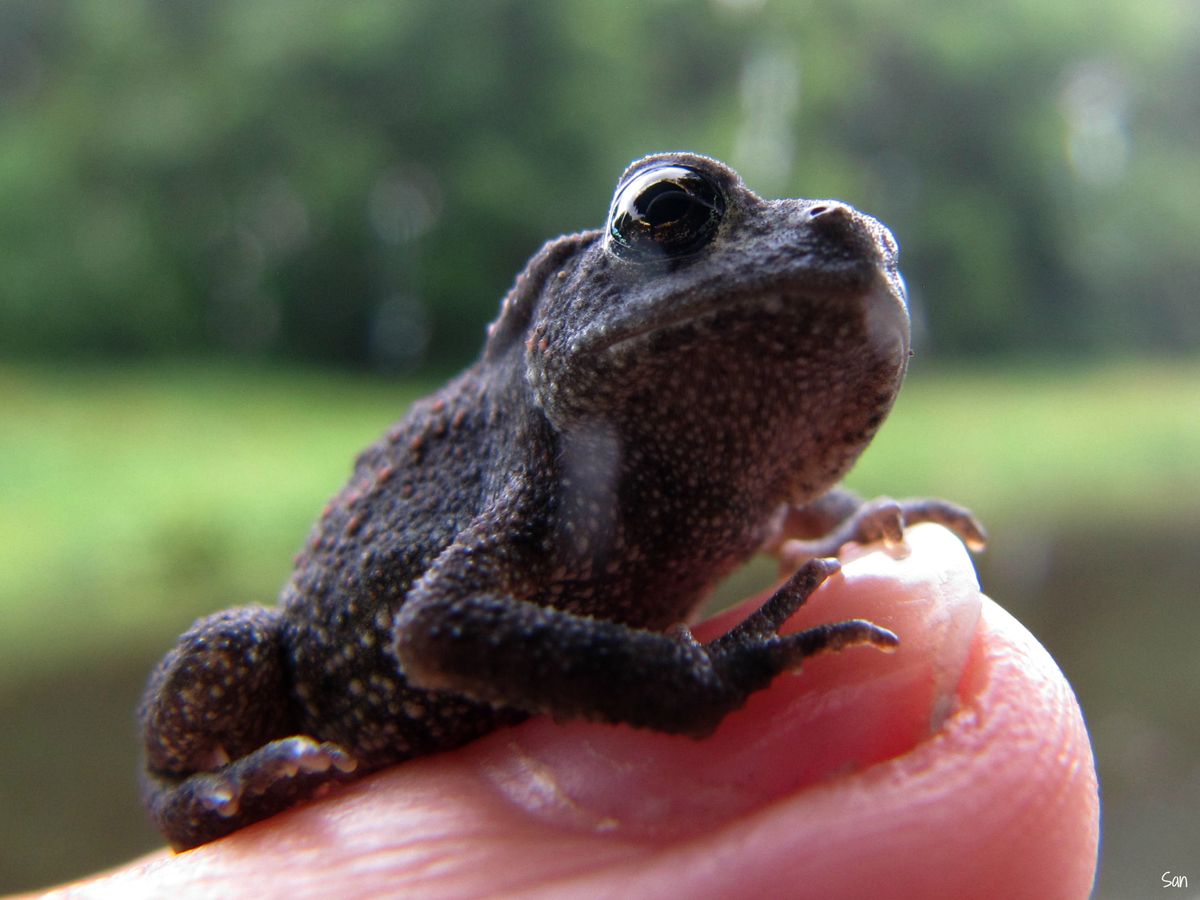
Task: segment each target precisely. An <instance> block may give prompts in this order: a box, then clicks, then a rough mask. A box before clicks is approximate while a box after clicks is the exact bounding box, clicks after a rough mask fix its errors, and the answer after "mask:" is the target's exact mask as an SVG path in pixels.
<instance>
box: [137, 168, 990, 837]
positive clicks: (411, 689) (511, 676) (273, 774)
mask: <svg viewBox="0 0 1200 900" xmlns="http://www.w3.org/2000/svg"><path fill="white" fill-rule="evenodd" d="M896 258H897V246H896V242H895V240H894V239H893V238H892V235H891V233H890V232H889V231H888V230H887V228H885V227H884V226H883V225H882V224H880V223H879V222H878V221H876V220H875V219H872V218H870V217H869V216H866V215H863V214H862V213H860V212H857V211H855V210H854V209H851V208H850V207H849V206H847V205H845V204H844V203H839V202H835V201H830V200H774V201H767V200H763V199H761V198H760V197H758V196H757V195H755V194H754V193H752V192H751V191H750V190H749V189H747V188H746V186H745V185H744V184H743V183H742V181H741V179H740V178H739V177H738V176H737V175H736V174H735V173H734V172H733V171H731V170H730V169H728V168H727V167H726V166H724V165H722V164H721V163H719V162H717V161H715V160H712V159H708V158H706V157H703V156H696V155H693V154H690V153H670V154H661V155H656V156H649V157H646V158H645V159H642V160H639V161H637V162H635V163H633V164H632V165H631V166H630V167H629V169H628V170H627V171H626V172H625V173H624V175H623V176H622V177H621V180H620V182H619V184H618V187H617V190H616V195H615V197H614V198H613V201H612V205H611V207H610V209H609V213H608V219H607V222H606V223H605V226H604V228H603V229H602V230H599V231H588V232H584V233H581V234H574V235H568V236H566V237H562V238H559V239H557V240H554V241H551V242H550V243H548V244H547V245H546V246H545V247H543V248H542V249H541V251H540V252H538V253H537V255H535V256H534V257H533V259H532V260H531V261H530V262H529V264H528V266H527V267H526V269H525V271H524V272H522V273H521V274H520V275H519V276H518V277H517V280H516V283H515V285H514V286H513V288H512V289H511V290H510V291H509V293H508V295H507V297H506V298H505V299H504V302H503V305H502V307H501V310H500V315H499V317H498V318H497V319H496V321H495V322H493V323H492V325H491V326H490V327H489V329H488V335H487V341H486V344H485V346H484V348H483V353H482V356H481V358H480V359H479V361H478V362H476V363H475V364H474V365H473V366H471V367H470V368H469V369H467V370H466V371H465V372H464V373H463V374H461V375H460V376H459V377H457V378H456V379H454V380H453V381H451V382H450V383H449V384H448V385H446V386H445V387H444V388H443V389H442V390H440V391H439V392H438V393H436V394H434V395H433V396H431V397H429V398H427V399H425V400H423V401H420V402H418V403H416V404H415V405H414V406H413V407H412V409H411V410H410V412H409V414H408V415H407V416H406V417H405V418H404V419H403V420H401V421H400V422H399V424H397V425H395V426H394V427H393V428H392V429H391V430H389V431H388V432H387V433H386V434H385V435H384V436H383V437H382V438H381V439H380V440H379V441H377V442H376V443H375V444H373V445H372V446H371V447H369V448H367V450H365V451H364V452H363V453H362V454H360V455H359V457H358V459H357V462H356V464H355V467H354V472H353V475H352V476H351V479H350V482H349V484H347V485H346V487H345V488H344V489H343V490H342V491H341V493H339V494H338V495H337V496H336V497H334V498H333V500H332V501H331V502H330V503H329V505H328V506H327V507H326V509H325V511H324V514H323V515H322V517H321V519H320V521H319V522H318V523H317V524H316V526H315V528H314V529H313V531H312V534H311V535H310V537H309V538H308V541H307V544H306V546H305V547H304V549H303V550H302V552H301V553H300V554H299V555H298V557H297V559H296V565H295V570H294V572H293V574H292V576H291V579H290V580H289V582H288V583H287V585H286V586H285V587H284V589H283V592H282V594H281V596H280V598H279V602H278V605H276V606H273V607H263V606H247V607H240V608H237V609H232V610H228V611H225V612H220V613H217V614H215V615H212V616H208V617H207V618H204V619H201V620H200V621H198V622H197V623H196V624H195V625H194V626H192V628H191V629H190V630H189V631H187V632H186V633H185V634H184V635H183V636H182V637H181V638H180V639H179V642H178V644H177V646H176V647H175V649H173V650H172V651H171V652H170V653H168V654H167V656H166V657H165V658H164V659H163V661H162V662H161V663H160V664H159V666H158V667H157V669H156V670H155V672H154V673H153V675H152V676H151V678H150V682H149V685H148V687H147V690H146V693H145V697H144V699H143V701H142V704H141V708H140V718H141V722H142V725H143V728H144V732H145V774H144V778H143V784H144V793H145V802H146V805H147V807H148V809H149V811H150V814H151V816H152V818H153V819H154V821H155V823H156V824H157V825H158V827H159V828H160V829H161V830H162V831H163V832H164V834H165V835H166V836H167V838H168V839H169V840H170V842H171V844H172V845H174V846H175V847H176V848H180V849H181V848H188V847H194V846H196V845H198V844H202V843H205V842H207V841H211V840H213V839H215V838H218V837H220V836H222V835H224V834H227V833H229V832H231V831H234V830H236V829H238V828H241V827H243V826H245V825H247V824H249V823H251V822H255V821H257V820H259V819H263V818H265V817H267V816H270V815H272V814H274V813H276V812H278V811H280V810H282V809H284V808H286V807H288V806H290V805H293V804H294V803H296V802H298V801H300V800H303V799H305V798H308V797H311V796H313V795H314V794H315V793H317V792H319V791H322V790H324V789H325V788H326V787H328V786H329V785H331V784H333V783H337V782H341V781H345V780H349V779H352V778H357V777H361V776H362V775H363V774H365V773H368V772H371V771H373V770H376V769H379V768H381V767H384V766H388V765H391V764H392V763H395V762H398V761H400V760H404V759H408V758H410V757H414V756H418V755H420V754H425V753H433V752H436V751H439V750H445V749H448V748H451V747H455V746H458V745H460V744H463V743H465V742H467V741H470V740H472V739H474V738H476V737H479V736H480V735H482V734H484V733H485V732H488V731H490V730H492V729H495V728H497V727H498V726H502V725H506V724H509V723H514V722H517V721H518V720H520V719H522V718H524V717H526V716H528V715H530V714H536V713H549V714H550V715H552V716H554V717H555V718H557V719H572V718H580V719H592V720H596V721H601V722H624V723H628V724H629V725H633V726H636V727H640V728H649V729H655V730H658V731H664V732H674V733H680V734H685V735H691V736H693V737H696V738H701V737H703V736H705V735H707V734H709V733H710V732H711V731H712V730H713V729H714V728H716V726H717V725H718V724H719V723H720V721H721V720H722V719H723V718H724V717H725V716H726V715H727V714H728V713H729V712H730V711H732V710H735V709H737V708H738V707H740V706H742V705H743V703H745V701H746V698H747V697H748V696H749V695H750V694H751V693H753V692H754V691H758V690H761V689H763V688H765V687H766V686H767V685H769V684H770V683H771V680H772V679H773V678H774V677H775V676H776V675H778V674H780V673H781V672H787V671H794V670H797V669H799V667H800V664H801V663H802V662H803V661H804V660H805V659H806V658H807V657H809V656H812V655H814V654H816V653H820V652H822V651H828V650H840V649H842V648H845V647H850V646H854V645H872V646H875V647H878V648H883V649H887V648H890V647H892V646H894V645H895V644H896V643H897V641H898V638H897V637H896V635H894V634H892V633H891V632H889V631H887V630H886V629H883V628H880V627H878V626H876V625H874V624H872V623H870V622H865V621H861V620H854V621H846V622H838V623H835V624H831V625H826V626H823V627H821V628H817V629H813V630H810V631H804V632H800V633H796V634H790V635H787V636H780V635H779V634H778V633H777V629H778V628H779V627H780V626H781V625H782V624H783V622H784V621H785V620H786V619H787V618H788V616H789V615H791V613H792V612H794V611H795V610H796V609H797V608H798V607H799V606H800V605H801V604H802V603H803V602H804V601H805V599H806V598H807V597H808V596H809V595H810V594H811V593H812V592H813V591H814V590H815V589H816V588H817V587H818V586H819V585H820V584H821V582H822V581H823V580H824V579H826V578H828V577H829V576H830V575H831V574H832V573H834V572H836V571H837V568H838V566H837V562H836V561H835V560H832V559H828V558H825V557H830V556H833V555H835V554H836V553H837V551H838V548H839V547H841V546H842V545H843V544H844V543H846V542H848V541H859V542H869V541H874V540H879V539H883V540H887V541H889V542H899V541H901V540H902V539H903V527H904V526H905V525H906V524H910V523H912V522H914V521H935V522H941V523H943V524H946V525H948V526H949V527H951V528H953V529H954V530H955V531H957V532H958V533H959V534H960V535H961V536H962V537H963V538H964V539H965V540H966V541H967V542H968V543H969V544H971V545H972V546H973V547H976V548H978V547H981V546H982V544H983V540H984V538H983V533H982V531H981V529H980V527H979V526H978V524H977V523H976V522H975V520H974V519H973V518H972V516H971V515H970V513H968V512H967V511H966V510H964V509H962V508H961V507H958V506H954V505H952V504H949V503H945V502H942V501H937V500H920V501H906V502H896V501H892V500H887V499H882V500H877V501H874V502H870V503H863V502H861V501H860V500H859V499H858V498H856V497H854V496H853V495H852V494H850V493H848V492H847V491H844V490H842V489H840V488H838V487H837V484H838V482H839V481H840V479H841V478H842V476H843V475H844V474H845V473H846V471H847V470H848V469H849V468H850V466H851V465H852V463H853V462H854V461H855V459H856V458H857V457H858V455H859V454H860V453H861V452H862V450H863V449H864V448H865V447H866V445H867V443H868V442H869V441H870V440H871V437H872V436H873V435H874V434H875V431H876V430H877V429H878V428H879V425H880V423H881V422H882V421H883V419H884V417H885V415H886V414H887V412H888V410H889V409H890V407H891V405H892V401H893V399H894V398H895V396H896V392H897V390H898V389H899V387H900V382H901V380H902V378H903V376H904V371H905V368H906V365H907V362H908V358H909V319H908V311H907V309H906V306H905V291H904V284H903V281H902V279H901V277H900V273H899V271H898V270H897V267H896ZM797 540H801V541H805V542H806V543H799V544H798V543H797ZM785 545H786V547H787V548H788V551H789V553H791V554H792V556H793V557H794V556H796V555H797V554H799V556H800V557H801V558H802V559H806V560H807V561H806V562H803V564H802V565H800V567H799V569H798V570H797V571H796V572H795V574H794V575H792V577H791V578H790V579H789V580H787V581H786V582H785V583H784V584H783V586H782V587H781V588H779V589H778V591H777V592H776V593H775V594H774V595H773V596H772V597H771V598H770V599H769V600H768V601H767V602H766V603H765V604H763V606H762V607H761V608H760V609H758V610H757V611H756V612H754V613H753V614H751V615H750V617H749V618H747V619H746V620H745V621H744V622H742V623H741V624H740V625H738V626H737V627H735V628H734V629H733V630H732V631H730V632H729V633H728V634H726V635H724V636H723V637H720V638H718V639H716V640H713V641H710V642H708V643H700V642H699V641H697V640H696V639H695V638H693V637H692V634H691V632H690V631H689V630H688V628H687V626H686V625H685V624H683V623H684V622H686V621H687V619H688V617H689V616H690V615H692V614H693V613H694V612H695V610H696V608H697V606H698V604H699V603H700V602H701V601H702V600H703V598H704V597H705V594H706V593H707V592H708V591H709V589H710V588H711V587H712V586H713V585H714V583H716V582H717V581H718V580H720V579H721V578H722V577H723V576H724V575H726V574H727V573H728V572H729V571H730V570H731V569H733V568H734V567H735V566H737V565H738V564H740V563H741V562H743V561H745V560H746V559H748V558H749V557H750V556H752V555H753V554H754V553H755V552H756V551H758V550H759V549H760V548H763V547H767V548H774V549H776V550H779V549H780V548H783V547H784V546H785ZM797 548H799V549H797Z"/></svg>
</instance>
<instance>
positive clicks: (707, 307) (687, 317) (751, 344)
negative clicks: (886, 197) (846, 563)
mask: <svg viewBox="0 0 1200 900" xmlns="http://www.w3.org/2000/svg"><path fill="white" fill-rule="evenodd" d="M564 240H565V241H566V243H565V244H563V243H560V244H551V245H549V247H548V248H547V250H545V251H543V257H542V258H543V259H544V260H546V265H544V266H543V267H542V268H543V271H542V272H540V273H539V278H538V280H539V282H540V283H539V285H538V290H537V291H536V292H535V293H536V297H530V298H529V299H528V303H529V310H528V315H529V319H528V323H527V325H526V327H525V329H524V348H525V349H524V354H525V370H526V376H527V380H528V384H529V385H530V388H531V390H532V392H533V396H534V399H535V401H536V402H537V403H538V405H540V407H541V408H542V409H543V410H544V411H545V413H546V415H547V416H548V417H549V419H550V421H551V422H552V423H553V424H554V425H555V426H556V427H558V428H559V429H560V430H562V431H564V432H569V431H570V430H571V429H573V428H578V427H583V428H594V426H595V425H596V424H597V423H601V424H603V426H604V427H605V428H606V429H607V430H610V431H615V432H616V434H618V435H619V436H620V437H621V438H622V439H623V440H624V439H626V438H632V439H635V440H636V439H638V438H639V437H640V438H641V441H640V444H641V446H643V447H645V446H655V447H663V448H665V447H666V446H667V445H668V444H669V445H670V446H671V448H672V449H671V450H670V452H671V453H676V452H682V453H687V452H695V451H697V450H699V451H701V452H702V451H703V450H704V448H706V447H712V446H714V445H720V446H721V447H723V448H724V449H725V450H727V451H728V453H730V454H733V455H734V456H736V457H738V464H739V465H740V464H743V463H745V462H747V460H748V458H749V457H750V456H753V457H754V458H755V459H758V458H760V457H764V456H765V457H771V458H787V459H790V460H795V459H802V460H804V459H813V460H814V463H813V466H812V467H813V471H812V472H810V473H809V475H808V476H807V477H805V480H806V481H811V482H813V483H814V485H815V484H816V483H817V482H824V483H826V484H823V485H822V486H827V482H828V481H830V480H831V478H832V477H835V476H836V477H840V474H841V473H842V472H843V471H844V470H845V469H846V468H848V467H849V465H850V463H851V462H852V461H853V459H854V458H855V457H856V456H857V455H858V453H859V452H860V451H861V450H862V448H863V447H864V446H865V445H866V443H867V442H868V441H869V439H870V437H871V436H872V435H873V433H874V431H875V429H876V428H877V427H878V425H879V424H880V422H881V421H882V420H883V417H884V415H886V413H887V411H888V409H889V408H890V406H891V404H892V401H893V399H894V397H895V394H896V391H897V390H898V389H899V386H900V382H901V379H902V377H903V374H904V370H905V367H906V364H907V360H908V356H909V321H908V311H907V308H906V306H905V292H904V285H903V280H902V279H901V276H900V273H899V270H898V268H897V254H898V248H897V246H896V242H895V239H894V238H893V237H892V235H891V233H890V232H889V231H888V230H887V228H885V227H884V226H883V225H882V224H881V223H880V222H878V221H876V220H875V219H873V218H871V217H870V216H867V215H864V214H862V213H860V212H858V211H856V210H854V209H852V208H851V207H849V206H847V205H846V204H844V203H840V202H837V201H830V200H773V201H768V200H763V199H762V198H760V197H758V196H757V195H756V194H754V193H753V192H751V191H750V190H749V189H748V188H747V187H746V186H745V185H744V184H743V183H742V181H741V179H740V178H739V177H738V176H737V174H736V173H735V172H733V171H732V170H731V169H729V168H728V167H726V166H724V165H722V164H721V163H719V162H717V161H715V160H712V159H709V158H707V157H702V156H696V155H694V154H688V153H671V154H659V155H656V156H650V157H647V158H645V159H642V160H639V161H638V162H635V163H634V164H633V165H631V166H630V167H629V169H628V170H627V171H626V172H625V174H624V175H623V176H622V178H621V180H620V182H619V184H618V186H617V190H616V193H615V195H614V197H613V200H612V204H611V206H610V208H609V213H608V219H607V222H606V224H605V227H604V229H603V230H602V231H599V232H590V233H587V234H583V235H576V236H573V237H571V238H568V239H564ZM556 247H558V248H559V249H558V250H557V251H555V250H554V248H556ZM547 254H549V257H554V258H553V259H550V258H549V257H548V256H547ZM531 274H532V269H531ZM664 452H667V451H666V450H665V449H664ZM802 477H803V476H802Z"/></svg>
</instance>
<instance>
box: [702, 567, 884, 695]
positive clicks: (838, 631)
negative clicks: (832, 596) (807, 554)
mask: <svg viewBox="0 0 1200 900" xmlns="http://www.w3.org/2000/svg"><path fill="white" fill-rule="evenodd" d="M840 569H841V565H840V564H839V563H838V561H837V560H835V559H811V560H809V561H808V562H807V563H805V564H804V566H803V567H801V569H800V570H799V571H798V572H796V574H795V575H793V576H792V577H791V578H789V579H788V580H787V581H786V582H785V583H784V584H783V586H782V587H780V588H779V589H778V590H777V591H776V592H775V593H774V594H772V595H771V597H770V599H768V600H767V602H766V603H764V604H763V605H762V606H760V607H759V608H758V609H757V610H755V611H754V612H753V613H751V614H750V615H749V616H747V617H746V618H745V619H744V620H743V621H742V622H741V624H739V625H737V626H736V627H735V628H733V629H731V630H730V631H729V632H728V633H727V634H724V635H722V636H721V637H719V638H717V639H716V640H713V641H711V642H709V643H708V644H706V645H704V649H705V651H706V652H707V653H708V656H709V658H710V659H711V660H712V662H713V667H714V668H715V669H716V670H717V672H718V673H720V676H721V678H722V679H723V680H725V681H727V682H730V683H733V684H737V685H738V687H739V688H740V689H741V690H742V691H744V692H745V693H746V694H749V693H750V692H752V691H755V690H758V689H759V688H760V687H764V686H765V685H766V684H767V683H769V682H770V680H771V679H772V678H774V677H775V676H776V675H779V674H780V673H782V672H787V671H794V670H797V669H799V668H800V665H801V663H802V662H803V661H804V660H805V659H808V658H809V657H810V656H816V655H817V654H819V653H827V652H831V651H836V650H844V649H846V648H847V647H856V646H860V645H870V646H873V647H875V648H876V649H879V650H884V651H891V650H893V649H895V648H896V647H897V646H898V645H899V643H900V639H899V638H898V637H896V635H895V634H894V633H893V632H891V631H889V630H888V629H886V628H882V627H880V626H879V625H876V624H874V623H873V622H868V621H866V620H865V619H848V620H846V621H843V622H833V623H830V624H828V625H818V626H817V627H815V628H810V629H808V630H806V631H797V632H794V633H792V634H785V635H781V634H779V628H780V627H781V626H782V625H783V623H784V622H786V621H787V619H788V618H789V617H790V616H791V615H792V614H793V613H794V612H795V611H796V610H798V609H799V608H800V607H801V606H802V605H803V604H804V602H805V601H806V600H807V599H808V598H809V597H810V596H812V593H813V592H814V591H815V590H816V589H817V588H818V587H820V586H821V584H822V583H823V582H824V581H825V580H826V579H827V578H829V577H830V576H831V575H833V574H835V573H836V572H838V571H839V570H840Z"/></svg>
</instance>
